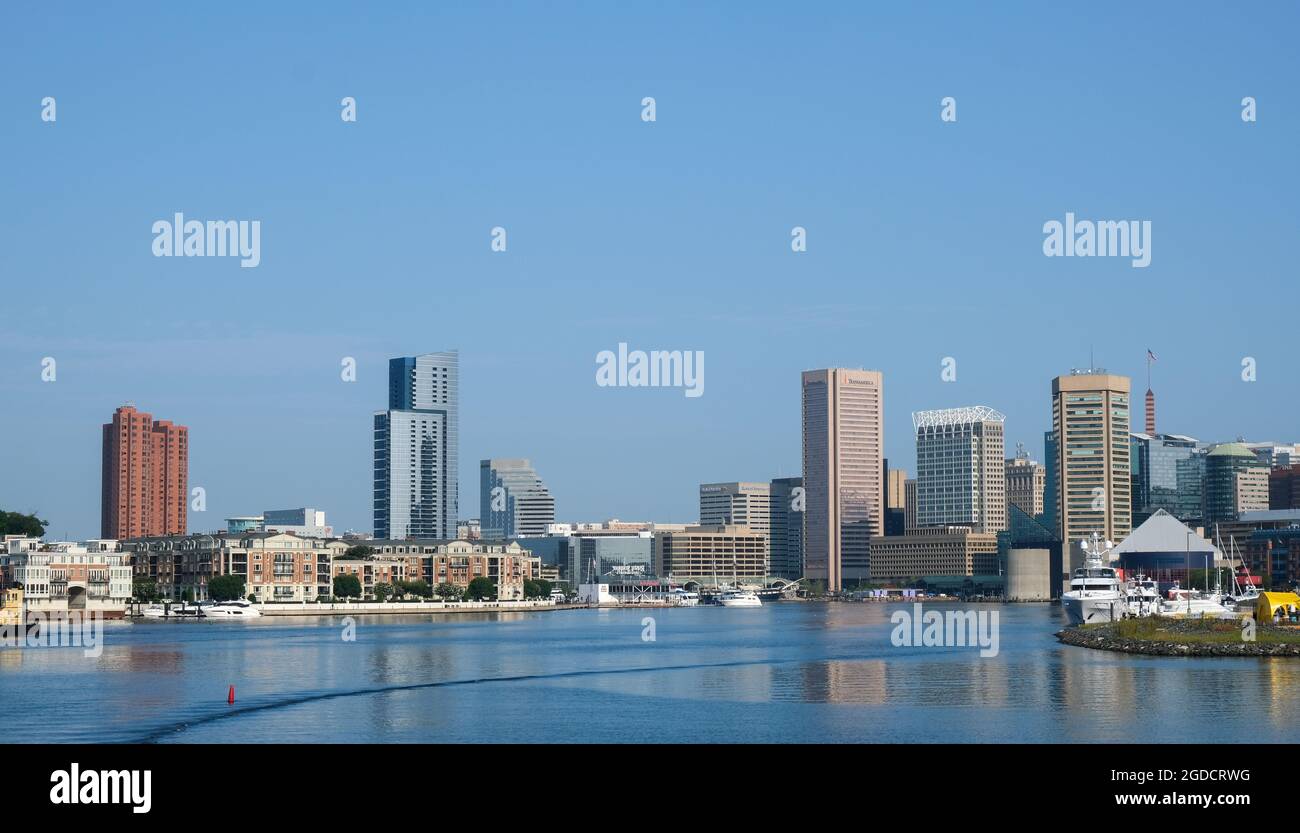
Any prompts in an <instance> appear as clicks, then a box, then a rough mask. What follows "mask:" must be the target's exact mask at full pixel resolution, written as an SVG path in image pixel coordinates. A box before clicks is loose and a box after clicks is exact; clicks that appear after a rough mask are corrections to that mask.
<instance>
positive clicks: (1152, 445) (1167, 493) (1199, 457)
mask: <svg viewBox="0 0 1300 833" xmlns="http://www.w3.org/2000/svg"><path fill="white" fill-rule="evenodd" d="M1204 456H1205V455H1204V452H1203V451H1202V450H1201V448H1200V443H1198V442H1197V441H1196V439H1195V438H1193V437H1185V436H1182V435H1179V434H1154V435H1153V434H1136V433H1135V434H1132V435H1131V436H1130V439H1129V465H1130V467H1131V469H1132V471H1131V475H1130V476H1131V480H1132V483H1133V486H1132V489H1131V492H1132V504H1133V518H1134V521H1135V522H1136V523H1138V524H1139V525H1141V522H1143V521H1145V520H1146V519H1147V518H1149V517H1151V516H1152V515H1154V514H1155V513H1156V511H1157V510H1159V509H1163V510H1165V511H1166V512H1168V513H1169V514H1171V515H1173V516H1174V517H1175V518H1177V519H1178V520H1180V521H1182V522H1184V523H1187V522H1192V521H1200V520H1201V519H1203V518H1204V517H1205V513H1204V508H1203V506H1202V505H1201V504H1202V501H1203V494H1202V492H1203V483H1202V472H1203V471H1204V468H1205V459H1204Z"/></svg>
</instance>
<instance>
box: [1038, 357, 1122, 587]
mask: <svg viewBox="0 0 1300 833" xmlns="http://www.w3.org/2000/svg"><path fill="white" fill-rule="evenodd" d="M1129 412H1130V407H1129V379H1128V377H1127V376H1116V375H1114V374H1110V373H1107V372H1106V371H1105V370H1101V369H1089V370H1074V371H1071V372H1070V375H1068V376H1058V377H1056V378H1055V379H1053V380H1052V437H1053V443H1052V444H1053V445H1054V446H1055V448H1054V451H1055V454H1056V459H1055V461H1054V463H1055V466H1054V468H1055V471H1054V472H1053V474H1054V475H1055V480H1056V481H1057V482H1056V493H1055V494H1054V495H1052V496H1050V497H1049V498H1048V499H1049V500H1051V501H1052V502H1054V504H1055V519H1056V525H1057V532H1058V533H1059V534H1060V535H1061V539H1062V540H1063V541H1064V542H1065V544H1066V546H1065V547H1064V548H1063V549H1064V552H1066V553H1072V552H1074V551H1075V550H1077V549H1078V544H1079V542H1080V541H1081V540H1083V539H1084V538H1086V537H1087V536H1089V535H1091V534H1092V533H1093V532H1096V533H1097V534H1098V535H1101V536H1102V537H1103V538H1106V539H1108V540H1110V541H1114V542H1117V543H1118V542H1119V541H1122V540H1124V538H1126V537H1128V534H1129V532H1131V531H1132V491H1131V490H1132V484H1131V482H1130V478H1129V418H1130V413H1129ZM1066 574H1067V575H1068V571H1067V573H1066Z"/></svg>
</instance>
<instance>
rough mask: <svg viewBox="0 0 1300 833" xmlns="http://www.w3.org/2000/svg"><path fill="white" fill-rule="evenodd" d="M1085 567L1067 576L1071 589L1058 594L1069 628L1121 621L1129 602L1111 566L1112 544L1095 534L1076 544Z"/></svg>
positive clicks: (1117, 575)
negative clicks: (1080, 550) (1081, 551)
mask: <svg viewBox="0 0 1300 833" xmlns="http://www.w3.org/2000/svg"><path fill="white" fill-rule="evenodd" d="M1079 545H1080V546H1081V547H1082V548H1083V554H1084V565H1083V566H1082V567H1080V568H1078V569H1077V570H1075V571H1074V573H1073V574H1072V575H1071V576H1070V590H1069V591H1068V592H1066V593H1063V594H1061V606H1062V607H1063V608H1065V615H1066V617H1067V618H1068V620H1069V622H1070V624H1071V625H1091V624H1094V623H1097V622H1114V621H1117V620H1119V619H1122V618H1124V615H1125V613H1127V611H1128V601H1127V597H1126V595H1125V591H1124V586H1123V583H1122V582H1121V581H1120V579H1119V574H1118V573H1117V572H1116V571H1115V568H1114V567H1110V566H1107V565H1108V564H1109V563H1110V558H1109V556H1110V551H1111V550H1112V549H1114V547H1115V545H1114V544H1112V543H1111V542H1110V541H1103V540H1102V539H1101V537H1100V536H1099V535H1097V533H1095V532H1094V533H1093V534H1092V540H1091V541H1088V540H1083V541H1080V542H1079Z"/></svg>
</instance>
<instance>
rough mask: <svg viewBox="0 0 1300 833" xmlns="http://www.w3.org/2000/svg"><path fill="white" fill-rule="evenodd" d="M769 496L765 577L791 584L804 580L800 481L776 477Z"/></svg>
mask: <svg viewBox="0 0 1300 833" xmlns="http://www.w3.org/2000/svg"><path fill="white" fill-rule="evenodd" d="M771 494H772V500H771V521H770V522H769V523H768V526H769V527H770V528H771V534H770V537H769V538H768V574H769V575H772V576H776V577H777V578H784V579H789V580H791V581H794V580H795V579H798V578H801V577H802V576H803V515H804V511H803V507H804V494H803V478H802V477H778V478H776V479H775V480H773V481H772V483H771Z"/></svg>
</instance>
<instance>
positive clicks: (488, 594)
mask: <svg viewBox="0 0 1300 833" xmlns="http://www.w3.org/2000/svg"><path fill="white" fill-rule="evenodd" d="M465 597H466V598H467V599H469V600H470V601H472V602H481V601H483V600H484V599H488V600H493V599H496V597H497V586H496V585H495V584H493V583H492V579H490V578H488V577H487V576H479V577H478V578H476V579H473V580H471V581H470V583H469V587H468V588H466V590H465Z"/></svg>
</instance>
